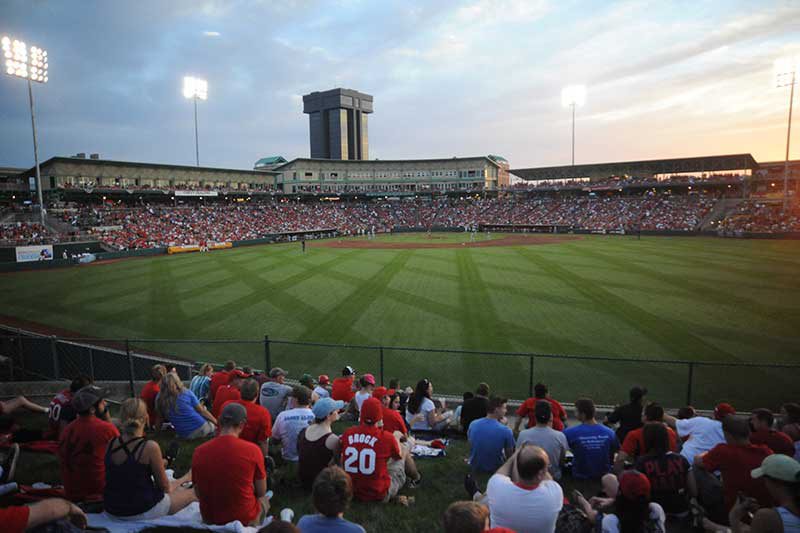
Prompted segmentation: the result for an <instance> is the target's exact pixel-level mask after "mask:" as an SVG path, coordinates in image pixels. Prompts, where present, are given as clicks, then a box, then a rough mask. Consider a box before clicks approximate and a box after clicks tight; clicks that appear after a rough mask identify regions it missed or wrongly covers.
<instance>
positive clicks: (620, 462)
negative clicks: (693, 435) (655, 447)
mask: <svg viewBox="0 0 800 533" xmlns="http://www.w3.org/2000/svg"><path fill="white" fill-rule="evenodd" d="M642 422H644V426H642V427H640V428H638V429H634V430H632V431H629V432H628V435H627V436H626V437H625V441H624V442H623V443H622V446H621V447H620V451H619V453H618V454H617V459H616V461H615V462H614V468H615V469H616V472H617V474H619V473H621V472H622V470H623V468H624V467H625V462H626V461H630V462H633V461H635V460H636V458H637V457H639V456H641V455H644V454H645V453H647V451H648V450H647V448H646V447H645V442H644V428H645V427H646V426H647V425H648V424H661V425H664V408H663V407H661V406H660V405H658V404H657V403H655V402H650V403H648V404H647V406H646V407H645V408H644V414H643V415H642ZM667 438H668V439H669V449H670V450H672V451H673V452H677V451H678V436H677V435H676V434H675V432H674V431H673V430H672V428H667Z"/></svg>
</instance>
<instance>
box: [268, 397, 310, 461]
mask: <svg viewBox="0 0 800 533" xmlns="http://www.w3.org/2000/svg"><path fill="white" fill-rule="evenodd" d="M265 385H266V383H265ZM261 390H262V391H263V390H264V389H263V387H262V389H261ZM289 399H290V401H289V402H288V407H289V408H288V409H286V410H285V411H281V413H280V414H278V418H276V419H275V424H274V425H273V427H272V437H273V438H275V439H277V440H279V441H281V456H282V457H283V459H284V461H290V462H292V463H296V462H297V461H298V460H299V457H298V455H297V437H298V436H299V435H300V432H301V431H302V430H303V429H305V428H307V427H308V425H309V424H311V423H312V422H313V421H314V418H315V416H314V412H313V411H312V410H311V409H310V408H309V405H310V404H311V391H310V390H308V389H307V388H305V387H303V386H302V385H298V386H296V387H294V388H292V392H291V395H290V398H289Z"/></svg>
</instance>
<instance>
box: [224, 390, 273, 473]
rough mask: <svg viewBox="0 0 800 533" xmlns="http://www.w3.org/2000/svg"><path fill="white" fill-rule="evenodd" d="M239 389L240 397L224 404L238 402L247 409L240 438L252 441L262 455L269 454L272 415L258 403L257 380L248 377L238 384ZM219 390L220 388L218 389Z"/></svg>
mask: <svg viewBox="0 0 800 533" xmlns="http://www.w3.org/2000/svg"><path fill="white" fill-rule="evenodd" d="M239 387H240V390H241V395H242V397H241V399H239V400H229V401H228V402H225V404H224V405H223V406H222V409H225V405H228V404H230V403H238V404H239V405H241V406H242V407H244V409H245V411H247V423H246V424H245V425H244V429H242V433H241V434H240V435H239V438H240V439H244V440H246V441H249V442H252V443H253V444H255V445H256V446H258V447H259V448H261V453H262V454H263V455H264V457H267V456H268V455H269V438H270V437H271V436H272V417H271V416H270V414H269V411H267V410H266V409H264V408H263V407H261V406H260V405H258V403H256V400H257V399H258V382H257V381H256V380H255V379H253V378H248V379H245V380H244V381H242V383H241V384H240V385H239ZM220 390H221V389H220Z"/></svg>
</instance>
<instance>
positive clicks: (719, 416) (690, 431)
mask: <svg viewBox="0 0 800 533" xmlns="http://www.w3.org/2000/svg"><path fill="white" fill-rule="evenodd" d="M689 414H691V415H692V416H691V417H690V418H684V419H682V420H681V419H676V418H674V417H672V416H669V415H666V414H665V415H664V422H665V423H666V424H667V425H668V426H669V427H671V428H674V429H675V431H677V433H678V437H680V438H681V439H686V440H685V441H684V443H683V447H682V448H681V455H683V456H684V457H686V460H687V461H689V464H694V458H695V456H697V455H699V454H701V453H705V452H707V451H709V450H710V449H711V448H713V447H714V446H716V445H717V444H721V443H723V442H725V435H723V433H722V420H724V419H725V417H727V416H730V415H735V414H736V409H734V408H733V406H731V405H730V404H727V403H720V404H718V405H717V407H716V408H714V419H713V420H712V419H710V418H706V417H704V416H697V415H696V414H695V412H694V409H692V410H691V411H690V413H689Z"/></svg>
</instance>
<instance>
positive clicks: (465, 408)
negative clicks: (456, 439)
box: [461, 383, 489, 433]
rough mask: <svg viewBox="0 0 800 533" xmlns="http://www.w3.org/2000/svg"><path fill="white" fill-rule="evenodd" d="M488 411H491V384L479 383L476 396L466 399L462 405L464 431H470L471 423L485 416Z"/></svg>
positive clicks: (462, 426)
mask: <svg viewBox="0 0 800 533" xmlns="http://www.w3.org/2000/svg"><path fill="white" fill-rule="evenodd" d="M487 412H489V385H488V384H487V383H478V388H477V389H475V396H474V397H473V398H471V399H469V400H465V401H464V404H463V405H462V406H461V428H462V429H463V431H464V433H466V432H467V431H469V425H470V424H471V423H472V421H473V420H477V419H479V418H483V417H484V416H486V413H487Z"/></svg>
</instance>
